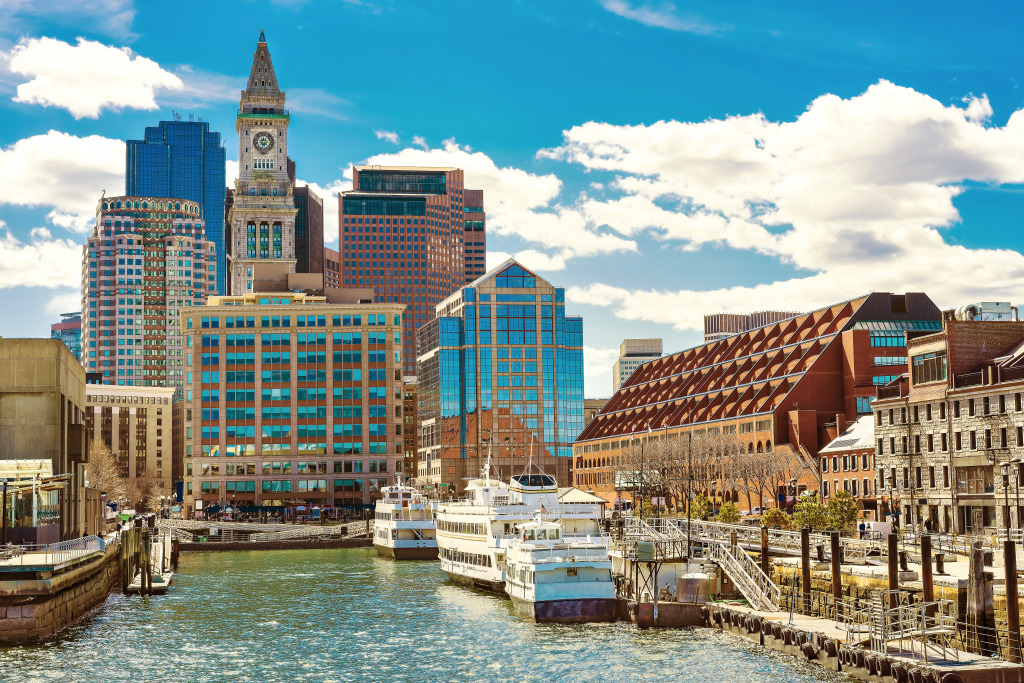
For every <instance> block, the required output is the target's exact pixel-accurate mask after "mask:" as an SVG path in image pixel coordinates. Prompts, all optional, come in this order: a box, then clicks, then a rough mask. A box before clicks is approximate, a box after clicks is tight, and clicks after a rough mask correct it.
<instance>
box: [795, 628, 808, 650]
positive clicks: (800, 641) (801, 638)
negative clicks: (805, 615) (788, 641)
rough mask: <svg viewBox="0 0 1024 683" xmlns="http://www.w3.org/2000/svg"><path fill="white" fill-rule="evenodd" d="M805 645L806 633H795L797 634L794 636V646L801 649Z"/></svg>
mask: <svg viewBox="0 0 1024 683" xmlns="http://www.w3.org/2000/svg"><path fill="white" fill-rule="evenodd" d="M806 643H807V632H806V631H797V634H796V644H797V645H799V646H800V647H803V646H804V645H805V644H806Z"/></svg>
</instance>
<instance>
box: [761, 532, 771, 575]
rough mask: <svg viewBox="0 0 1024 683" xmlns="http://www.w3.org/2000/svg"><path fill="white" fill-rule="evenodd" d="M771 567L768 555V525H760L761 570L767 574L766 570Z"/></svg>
mask: <svg viewBox="0 0 1024 683" xmlns="http://www.w3.org/2000/svg"><path fill="white" fill-rule="evenodd" d="M771 568H772V562H771V557H769V555H768V527H766V526H762V527H761V571H763V572H764V575H765V576H768V575H769V574H768V570H769V569H771Z"/></svg>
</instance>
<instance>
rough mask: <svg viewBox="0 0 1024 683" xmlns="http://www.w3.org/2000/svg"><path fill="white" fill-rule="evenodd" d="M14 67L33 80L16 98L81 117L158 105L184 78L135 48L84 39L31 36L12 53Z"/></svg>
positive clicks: (20, 86)
mask: <svg viewBox="0 0 1024 683" xmlns="http://www.w3.org/2000/svg"><path fill="white" fill-rule="evenodd" d="M8 57H9V62H8V67H9V69H10V70H11V71H12V72H13V73H16V74H20V75H22V76H27V77H29V78H30V80H29V81H28V82H26V83H22V84H21V85H19V86H18V94H17V96H16V97H14V101H15V102H23V103H27V104H40V105H42V106H44V107H60V108H62V109H67V110H68V111H69V112H71V114H72V116H74V117H75V118H76V119H81V118H97V117H98V116H99V115H100V112H101V111H103V110H104V109H112V110H115V111H117V110H120V109H124V108H128V109H156V108H157V104H156V92H157V91H158V90H162V89H170V90H179V89H181V88H182V87H183V83H182V81H181V79H180V78H178V77H177V76H175V75H174V74H172V73H171V72H169V71H165V70H164V69H162V68H160V65H158V64H157V63H156V62H154V61H153V60H151V59H146V58H145V57H141V56H138V55H135V54H134V53H133V52H132V50H131V49H130V48H126V47H124V48H118V47H113V46H109V45H104V44H102V43H98V42H95V41H91V40H86V39H85V38H79V39H78V44H77V45H70V44H68V43H65V42H63V41H60V40H57V39H55V38H26V39H22V40H21V41H19V42H18V44H17V45H16V46H15V47H14V49H13V50H11V52H10V53H9V54H8Z"/></svg>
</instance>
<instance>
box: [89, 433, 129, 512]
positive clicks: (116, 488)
mask: <svg viewBox="0 0 1024 683" xmlns="http://www.w3.org/2000/svg"><path fill="white" fill-rule="evenodd" d="M85 480H86V482H87V483H88V485H89V486H90V487H92V488H94V489H99V490H100V491H102V492H104V493H106V494H107V496H108V497H109V498H110V499H111V500H119V499H121V498H124V497H125V496H126V494H127V493H128V486H127V482H126V481H125V479H124V477H122V476H121V465H120V463H119V462H118V460H117V457H116V456H115V455H114V454H113V453H111V452H110V447H109V446H107V444H105V443H103V442H102V441H99V440H97V441H93V443H92V447H91V448H90V449H89V461H88V463H86V465H85Z"/></svg>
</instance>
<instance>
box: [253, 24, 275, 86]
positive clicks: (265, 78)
mask: <svg viewBox="0 0 1024 683" xmlns="http://www.w3.org/2000/svg"><path fill="white" fill-rule="evenodd" d="M245 89H246V90H247V91H249V92H250V93H260V94H262V95H277V94H279V93H280V92H281V89H280V88H279V87H278V85H277V75H276V74H275V73H274V63H273V62H272V61H271V60H270V49H269V48H267V38H266V36H264V35H263V29H260V39H259V41H258V42H257V43H256V52H255V53H254V54H253V56H252V68H251V69H250V70H249V81H248V82H247V83H246V84H245Z"/></svg>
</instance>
